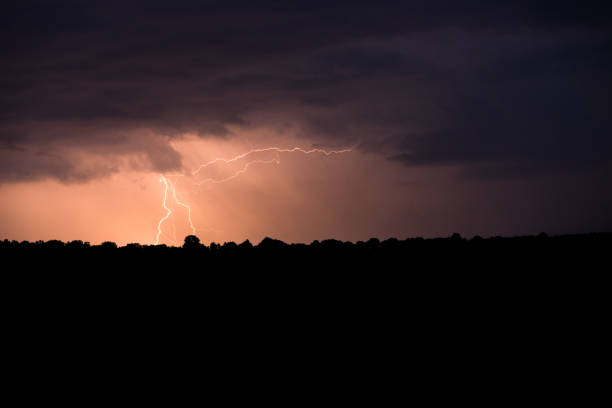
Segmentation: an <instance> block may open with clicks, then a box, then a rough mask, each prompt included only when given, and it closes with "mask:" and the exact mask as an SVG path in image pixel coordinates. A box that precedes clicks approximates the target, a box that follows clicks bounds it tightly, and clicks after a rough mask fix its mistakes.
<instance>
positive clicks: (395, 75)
mask: <svg viewBox="0 0 612 408" xmlns="http://www.w3.org/2000/svg"><path fill="white" fill-rule="evenodd" d="M609 4H610V2H605V1H598V2H596V1H575V2H563V1H554V2H553V1H533V0H532V1H439V0H428V1H426V2H409V1H398V2H386V1H376V2H374V1H371V2H359V1H350V2H341V1H335V2H332V1H324V2H323V1H321V2H317V1H308V2H297V3H293V2H284V1H279V2H256V1H248V2H233V1H219V2H207V1H193V2H188V1H165V2H158V1H143V2H135V1H40V2H38V1H18V2H14V3H13V4H4V5H2V6H1V13H0V16H1V17H0V19H1V24H0V30H1V34H2V35H1V36H0V43H1V45H0V74H1V75H0V89H1V92H0V239H3V238H8V239H17V240H23V239H27V240H32V241H34V240H38V239H62V240H73V239H82V240H88V241H91V242H101V241H105V240H112V241H116V242H118V243H127V242H142V243H152V242H154V241H155V239H156V234H157V232H158V230H157V228H158V223H159V220H160V219H161V218H162V217H164V216H165V215H167V213H168V210H167V209H165V208H164V206H163V203H162V200H163V194H164V188H165V186H166V187H167V186H168V183H170V188H169V189H168V190H167V191H166V194H167V195H168V197H167V207H168V208H169V210H170V211H171V212H172V214H170V215H169V216H168V218H167V220H165V222H164V224H163V225H162V237H161V240H160V242H164V243H167V244H176V243H180V242H182V238H183V237H184V236H185V235H186V234H187V233H190V231H191V230H190V226H189V222H188V214H187V210H186V207H185V206H182V205H180V203H183V204H186V205H188V206H189V208H191V211H192V213H191V215H192V219H193V224H194V226H195V227H196V229H197V235H198V236H200V238H201V239H202V241H204V242H210V241H216V242H223V241H229V240H233V241H242V240H244V239H247V238H248V239H250V240H251V241H253V242H258V241H259V240H260V239H262V238H263V237H265V236H272V237H275V238H278V239H283V240H285V241H288V242H310V241H312V240H314V239H319V240H321V239H326V238H336V239H342V240H352V241H357V240H367V239H368V238H370V237H379V238H381V239H383V238H387V237H397V238H406V237H412V236H425V237H433V236H448V235H450V234H451V233H453V232H459V233H461V234H462V235H464V236H468V237H469V236H472V235H475V234H480V235H482V236H492V235H522V234H534V233H538V232H541V231H545V232H547V233H549V234H561V233H579V232H595V231H610V230H612V182H611V181H610V179H611V176H612V119H611V117H612V115H611V113H612V97H611V90H612V83H611V82H612V81H611V78H612V74H611V73H612V6H610V5H609ZM267 147H278V148H280V149H291V148H293V147H301V148H303V149H306V150H310V149H313V148H315V149H322V150H324V151H326V152H329V151H330V150H342V149H352V150H351V151H350V152H345V153H339V154H330V155H326V154H323V153H321V152H316V151H315V152H313V153H309V154H305V153H302V152H299V151H297V152H275V151H265V152H260V153H254V154H251V155H248V156H247V157H245V158H244V159H240V160H237V161H236V162H233V163H224V162H219V163H216V164H214V165H212V166H210V168H206V169H205V172H206V174H204V175H202V176H201V177H200V178H199V179H198V178H197V177H195V176H194V175H193V174H192V171H193V170H194V169H197V168H198V166H199V165H201V164H202V163H206V162H209V161H211V160H214V159H215V158H225V159H231V158H232V157H234V156H236V155H240V154H242V153H245V152H248V151H249V150H251V149H263V148H267ZM250 159H252V160H256V161H257V162H256V163H253V164H252V165H247V164H248V160H250ZM245 166H246V167H245ZM241 169H244V170H245V171H244V172H242V173H240V174H239V176H238V177H236V178H234V179H231V180H229V181H227V182H219V181H222V180H225V179H226V178H227V177H229V176H231V175H232V174H235V172H236V171H240V170H241ZM164 180H165V181H166V184H164ZM203 180H204V181H206V180H207V182H203ZM173 183H174V184H173ZM173 186H174V188H172V187H173ZM173 193H174V194H176V195H177V196H178V197H175V198H174V199H173V198H172V197H170V196H172V194H173Z"/></svg>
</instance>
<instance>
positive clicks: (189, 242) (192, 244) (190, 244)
mask: <svg viewBox="0 0 612 408" xmlns="http://www.w3.org/2000/svg"><path fill="white" fill-rule="evenodd" d="M200 246H202V244H201V243H200V238H198V237H196V236H195V235H187V236H186V237H185V242H184V243H183V248H185V249H190V248H191V249H193V248H199V247H200Z"/></svg>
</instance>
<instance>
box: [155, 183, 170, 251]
mask: <svg viewBox="0 0 612 408" xmlns="http://www.w3.org/2000/svg"><path fill="white" fill-rule="evenodd" d="M159 181H160V182H161V183H164V186H165V187H164V200H163V201H162V206H163V207H164V209H165V210H166V215H164V216H163V217H162V218H161V219H160V220H159V222H158V223H157V236H156V237H155V245H158V244H159V237H160V236H161V235H162V234H163V232H162V229H161V227H162V224H163V223H164V221H166V220H167V219H168V217H170V215H171V214H172V210H171V209H170V208H168V206H167V205H166V203H167V200H168V179H166V177H164V176H163V175H162V176H161V177H160V179H159Z"/></svg>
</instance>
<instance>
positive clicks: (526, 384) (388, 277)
mask: <svg viewBox="0 0 612 408" xmlns="http://www.w3.org/2000/svg"><path fill="white" fill-rule="evenodd" d="M611 249H612V234H609V233H606V234H587V235H572V236H558V237H547V236H545V235H540V236H537V237H520V238H491V239H478V238H477V239H470V240H466V239H463V238H461V237H459V236H457V235H455V236H453V237H451V238H445V239H431V240H424V239H408V240H403V241H400V240H386V241H383V242H379V241H378V240H375V239H373V240H369V241H368V242H360V243H356V244H351V243H344V242H339V241H323V242H314V243H312V244H310V245H287V244H284V243H282V242H280V241H275V240H272V239H265V240H263V241H262V242H261V243H259V244H258V245H255V246H252V245H250V244H249V243H243V244H240V245H236V244H233V243H228V244H224V245H210V246H202V245H199V244H198V243H197V241H196V240H194V239H192V238H190V239H188V240H187V244H186V245H185V247H184V248H170V247H165V246H140V245H128V246H126V247H121V248H117V247H116V246H115V245H113V244H111V243H107V244H104V245H100V246H88V245H85V244H83V243H81V242H72V243H68V244H64V243H62V242H58V241H51V242H39V243H27V242H22V243H17V242H9V241H4V242H0V256H1V257H2V260H3V262H2V265H3V270H2V273H1V274H0V279H1V286H0V287H1V289H2V294H3V299H2V300H3V305H4V306H5V307H4V313H3V316H4V318H3V328H4V333H5V335H4V340H5V341H8V343H6V344H8V345H6V344H5V350H7V354H6V355H7V356H9V358H10V359H14V360H15V364H14V365H13V366H12V367H13V368H12V371H11V373H12V375H13V376H12V377H13V378H21V377H24V376H26V377H27V376H29V375H31V373H32V372H33V369H32V367H36V371H35V372H36V374H37V375H40V376H42V377H43V378H56V377H57V370H58V367H59V368H61V369H66V370H72V372H74V373H77V374H79V373H82V372H91V371H94V372H96V373H98V374H99V375H102V376H106V377H105V378H113V379H114V380H116V381H119V382H121V383H124V384H130V385H129V387H130V388H133V387H134V385H133V384H134V381H139V380H137V379H141V380H142V379H146V381H149V379H152V380H153V381H156V380H159V379H163V381H162V382H163V387H162V388H164V387H166V386H167V385H168V384H173V383H174V382H177V383H180V384H183V386H184V384H189V386H191V384H193V383H194V382H195V381H196V380H198V381H199V380H200V379H201V378H206V380H205V382H206V384H207V385H208V386H211V387H213V388H215V389H217V391H219V392H222V393H223V395H225V397H224V398H230V399H231V398H234V397H235V395H236V392H237V390H236V387H235V384H236V381H238V380H237V378H243V379H244V378H246V379H247V380H246V381H245V383H246V388H241V390H242V391H241V392H243V393H247V394H248V395H249V396H250V398H253V396H255V397H256V396H258V395H259V396H262V397H263V396H264V395H274V396H275V398H281V397H282V395H285V394H286V395H287V396H288V398H292V399H296V398H298V396H301V395H305V397H304V398H306V399H305V400H309V398H310V399H312V398H314V399H315V400H317V401H319V399H318V398H319V397H317V395H322V394H321V393H323V394H326V393H329V392H331V391H332V390H334V392H336V393H342V394H343V397H342V398H345V396H344V394H346V395H347V396H350V398H359V400H360V401H362V402H367V403H372V404H374V403H376V404H378V403H380V402H386V403H389V404H391V403H392V402H393V401H396V398H397V397H398V396H397V395H396V394H393V393H397V392H399V393H400V394H401V395H404V394H406V393H407V394H406V395H407V396H406V398H414V395H416V394H419V393H421V394H424V395H426V398H427V400H428V401H448V400H449V399H450V400H454V401H456V400H467V398H469V400H470V401H480V402H485V401H486V402H487V405H488V403H490V402H492V401H496V402H497V401H500V402H501V401H504V402H516V403H519V402H520V403H523V402H525V401H527V400H529V401H532V400H534V395H538V397H537V399H535V400H537V401H541V402H545V401H550V400H551V398H553V399H555V398H557V397H560V396H563V400H564V401H566V402H574V403H578V402H582V403H584V402H587V401H589V400H590V399H592V398H593V395H594V394H593V393H592V392H591V391H590V390H592V389H593V388H598V387H601V386H602V385H603V381H604V380H603V378H604V377H602V376H600V375H598V374H597V373H598V372H599V370H600V368H602V367H607V361H608V360H607V359H608V357H606V355H608V354H609V353H608V351H607V349H608V348H609V341H610V338H609V335H608V334H607V331H608V330H607V326H608V325H609V312H608V310H609V309H610V296H609V293H610V285H609V283H608V280H609V274H610V270H611V268H610V253H611V252H610V250H611ZM126 366H128V367H127V368H126ZM130 367H133V368H130ZM598 367H600V368H598ZM134 372H138V373H139V374H138V376H135V375H134V374H133V373H134ZM196 373H197V374H196ZM20 376H21V377H20ZM149 376H150V377H149ZM201 376H205V377H201ZM76 377H78V378H77V382H76V383H74V384H79V385H78V386H79V387H80V388H82V389H85V390H86V389H87V387H88V384H89V382H90V377H89V376H87V375H86V376H82V377H81V376H79V375H77V376H76ZM151 377H153V378H151ZM168 377H171V378H168ZM271 381H272V382H273V386H272V385H270V384H269V382H271ZM263 383H266V385H265V386H263ZM50 384H51V383H50ZM71 384H73V383H71ZM249 384H250V385H249ZM198 386H199V385H198ZM241 387H245V386H241ZM269 387H272V388H269ZM304 387H306V388H307V390H304ZM55 390H56V388H55V387H50V390H49V392H51V393H52V392H55ZM400 391H401V392H400ZM262 393H263V394H262ZM415 393H416V394H415ZM24 395H25V394H24ZM155 395H156V396H157V393H155ZM392 395H394V396H393V397H392ZM156 398H157V397H156ZM167 398H170V401H176V398H180V397H177V396H175V395H173V396H172V397H170V396H167ZM299 398H302V397H299Z"/></svg>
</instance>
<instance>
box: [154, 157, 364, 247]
mask: <svg viewBox="0 0 612 408" xmlns="http://www.w3.org/2000/svg"><path fill="white" fill-rule="evenodd" d="M351 151H353V149H352V148H346V149H340V150H325V149H321V148H313V149H303V148H301V147H294V148H290V149H283V148H279V147H266V148H261V149H251V150H249V151H248V152H246V153H242V154H239V155H237V156H234V157H232V158H230V159H226V158H220V157H219V158H215V159H213V160H210V161H208V162H206V163H203V164H201V165H199V166H198V168H197V169H195V170H194V171H192V172H191V173H190V176H191V177H197V175H198V174H199V173H200V172H201V171H202V170H204V169H206V168H208V167H211V166H213V165H215V164H218V163H222V164H231V163H235V162H237V161H239V160H241V159H245V158H248V157H249V156H251V155H253V154H256V153H266V152H274V153H276V156H275V157H274V158H272V159H253V160H250V161H247V162H246V163H245V164H244V165H243V166H242V167H241V168H239V169H238V170H235V171H234V172H233V173H231V174H230V175H229V176H225V177H221V178H215V177H207V178H205V179H202V180H196V181H193V184H194V185H196V186H201V185H203V184H205V183H212V184H220V183H225V182H228V181H230V180H233V179H235V178H237V177H239V176H240V175H242V174H244V173H246V172H247V171H248V169H249V168H250V167H251V166H252V165H254V164H272V163H276V164H280V153H295V152H299V153H302V154H305V155H309V154H315V153H318V154H322V155H324V156H331V155H336V154H343V153H349V152H351ZM185 176H186V175H185V174H171V175H164V174H162V175H160V182H162V183H163V184H164V194H163V200H162V208H163V209H164V210H166V214H165V215H164V216H162V218H160V220H159V222H158V223H157V235H156V237H155V245H159V240H160V238H161V236H162V235H164V236H165V237H166V238H168V239H169V240H170V241H172V242H173V243H174V244H177V242H176V240H173V239H171V238H170V237H168V236H167V235H166V234H164V232H163V230H162V225H163V223H164V222H165V221H166V220H167V219H168V218H169V217H170V216H171V215H172V214H173V211H172V210H171V209H170V208H169V207H168V190H170V191H171V194H172V197H173V199H174V202H175V203H176V204H177V205H179V206H181V207H183V208H185V209H186V210H187V220H188V222H189V227H190V228H191V231H192V234H193V235H195V234H196V232H197V230H196V227H195V225H194V224H193V221H192V218H191V207H190V206H189V205H188V204H186V203H185V202H183V201H181V200H179V199H178V196H177V192H176V184H177V182H176V181H174V183H173V182H172V180H169V179H168V177H185Z"/></svg>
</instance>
